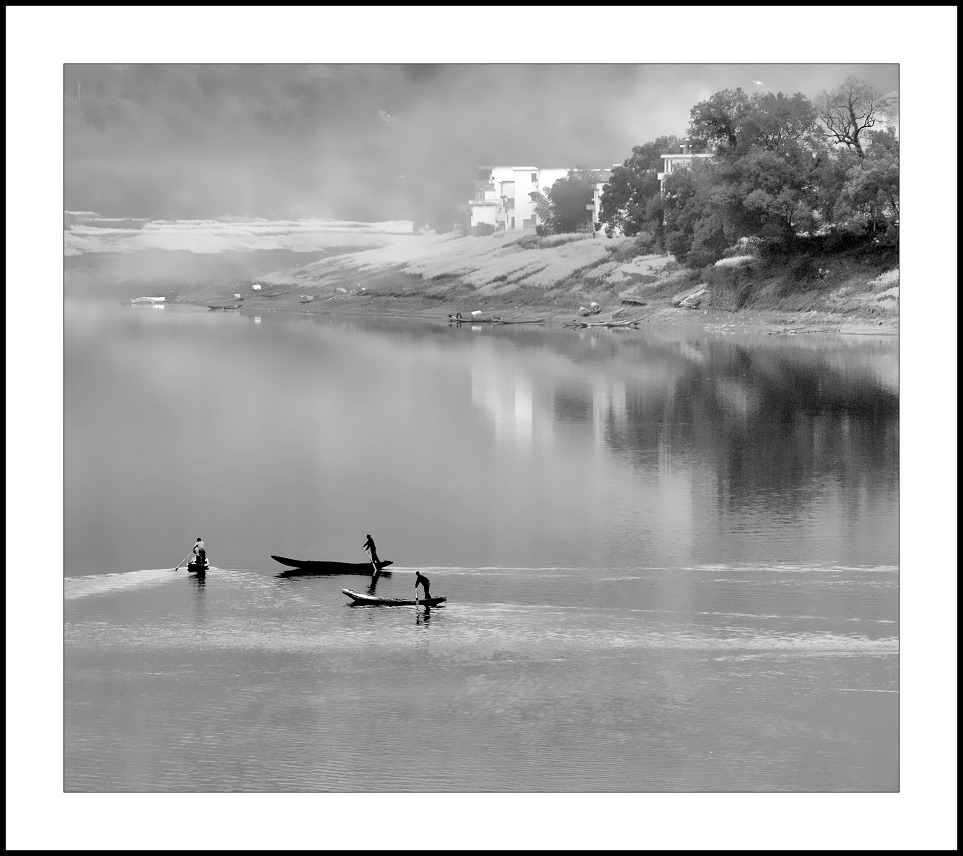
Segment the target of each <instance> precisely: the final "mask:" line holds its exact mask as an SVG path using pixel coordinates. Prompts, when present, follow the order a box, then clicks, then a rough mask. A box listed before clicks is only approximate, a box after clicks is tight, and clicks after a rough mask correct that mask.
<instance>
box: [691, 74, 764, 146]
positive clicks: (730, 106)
mask: <svg viewBox="0 0 963 856" xmlns="http://www.w3.org/2000/svg"><path fill="white" fill-rule="evenodd" d="M751 108H752V99H751V98H750V97H749V96H748V95H747V94H746V93H745V92H743V90H742V88H741V87H740V88H738V89H734V90H733V89H723V90H722V91H721V92H717V93H716V94H715V95H713V96H712V97H711V98H708V99H707V100H705V101H700V102H699V103H698V104H696V105H695V107H693V108H692V110H690V111H689V119H690V122H689V138H690V139H691V140H692V141H693V142H694V143H696V144H698V145H704V146H706V147H707V148H709V149H711V150H712V151H714V152H716V153H717V154H725V153H726V152H728V151H731V150H733V149H735V148H736V145H737V144H738V142H739V137H740V134H741V132H742V127H743V120H744V119H745V117H746V116H747V115H748V113H749V111H750V110H751Z"/></svg>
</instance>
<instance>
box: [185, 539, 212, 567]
mask: <svg viewBox="0 0 963 856" xmlns="http://www.w3.org/2000/svg"><path fill="white" fill-rule="evenodd" d="M193 553H194V558H193V559H191V561H190V563H189V564H188V565H187V570H188V571H197V572H198V573H203V572H204V571H206V570H207V569H208V568H209V567H210V565H209V564H208V561H207V548H206V547H205V546H204V542H203V541H202V540H201V539H200V538H198V539H197V541H195V542H194V550H193Z"/></svg>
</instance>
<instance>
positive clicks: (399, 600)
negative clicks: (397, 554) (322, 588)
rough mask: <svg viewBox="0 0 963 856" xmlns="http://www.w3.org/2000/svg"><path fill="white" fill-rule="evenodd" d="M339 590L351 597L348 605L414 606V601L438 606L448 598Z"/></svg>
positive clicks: (423, 604)
mask: <svg viewBox="0 0 963 856" xmlns="http://www.w3.org/2000/svg"><path fill="white" fill-rule="evenodd" d="M341 591H342V592H343V593H344V594H346V595H347V596H348V597H350V598H351V604H350V606H414V605H415V604H416V603H419V604H421V605H422V606H438V604H440V603H444V602H445V601H446V600H448V598H447V597H428V598H422V599H421V600H418V601H414V600H407V599H405V598H403V597H378V596H377V595H373V594H361V592H358V591H351V589H341Z"/></svg>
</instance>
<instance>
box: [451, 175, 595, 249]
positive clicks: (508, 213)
mask: <svg viewBox="0 0 963 856" xmlns="http://www.w3.org/2000/svg"><path fill="white" fill-rule="evenodd" d="M572 169H573V167H558V168H547V167H537V166H480V167H478V168H477V169H476V170H475V198H474V199H472V200H470V201H469V202H468V203H467V205H465V206H464V211H465V214H466V223H465V226H466V233H468V234H471V230H472V228H473V227H476V226H479V225H481V224H487V225H489V226H491V227H492V228H494V229H533V228H535V226H537V225H538V217H537V216H536V214H535V202H536V200H537V199H538V194H539V193H543V192H544V191H545V190H546V188H551V186H552V185H553V184H555V182H556V181H558V180H559V179H560V178H565V177H566V176H567V175H568V174H569V172H570V171H571V170H572ZM592 172H593V173H595V175H596V179H597V181H596V182H595V187H594V193H593V202H592V212H591V214H592V222H593V224H595V223H598V213H599V204H600V199H601V196H602V189H603V188H604V187H605V184H606V182H607V181H608V180H609V179H610V178H611V177H612V170H610V169H596V170H592ZM588 213H589V212H588V211H586V222H587V221H588Z"/></svg>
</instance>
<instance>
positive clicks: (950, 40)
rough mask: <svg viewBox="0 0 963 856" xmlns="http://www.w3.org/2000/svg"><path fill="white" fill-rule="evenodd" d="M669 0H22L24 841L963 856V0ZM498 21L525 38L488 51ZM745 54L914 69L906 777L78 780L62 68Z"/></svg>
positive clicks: (11, 546)
mask: <svg viewBox="0 0 963 856" xmlns="http://www.w3.org/2000/svg"><path fill="white" fill-rule="evenodd" d="M659 10H660V7H579V8H571V9H568V8H564V7H515V6H513V7H493V6H483V7H438V8H433V7H418V6H414V7H412V6H409V7H358V8H351V7H306V8H298V7H267V6H262V7H237V6H235V7H231V9H230V11H229V12H225V10H223V9H221V8H215V7H190V8H188V7H157V6H155V7H120V8H117V9H114V8H109V7H98V6H88V7H64V6H49V7H37V8H31V7H24V6H13V7H11V6H8V7H6V23H7V29H6V33H7V53H6V63H7V69H6V70H7V77H6V81H7V315H6V334H7V345H6V347H7V353H6V356H7V374H6V380H7V402H6V404H7V568H8V571H7V747H6V748H7V840H6V844H7V848H8V849H45V848H51V849H85V848H105V849H111V848H133V849H167V848H179V847H189V848H198V849H233V848H237V849H286V848H310V849H334V848H346V849H376V848H386V849H406V848H409V847H418V848H422V849H441V848H445V849H449V848H451V849H476V848H501V847H513V848H519V849H550V848H560V849H592V850H594V849H604V848H608V847H616V848H619V847H628V848H644V849H655V848H666V849H681V848H691V849H727V848H733V847H734V848H741V849H756V848H770V847H772V848H782V849H806V848H824V847H832V848H840V849H875V848H880V849H899V848H906V849H931V848H932V849H941V848H946V849H955V847H956V821H955V819H956V798H955V796H954V794H955V793H956V636H955V629H956V596H955V594H956V481H955V478H956V475H955V474H956V368H955V367H956V289H957V279H956V105H957V94H956V78H957V69H956V50H957V48H956V32H957V22H956V18H957V14H956V8H955V7H934V6H923V7H912V6H902V7H845V6H844V7H840V6H831V7H830V6H825V7H813V6H799V7H778V6H773V7H727V8H724V9H716V8H710V7H686V9H685V10H684V11H685V14H684V15H681V14H680V11H681V10H668V14H669V16H670V18H671V22H670V23H669V24H668V25H666V24H665V23H664V22H663V21H662V20H661V18H660V11H659ZM502 15H510V17H511V20H512V23H513V25H515V27H516V28H518V29H519V31H522V32H525V31H528V32H531V33H533V34H536V33H537V36H535V35H533V37H532V38H531V40H530V41H529V42H528V43H527V47H526V50H525V53H524V57H520V56H519V55H518V54H513V53H512V52H510V51H508V50H507V49H501V50H497V51H496V52H494V53H492V52H491V51H489V50H488V49H483V45H482V41H483V40H481V39H479V27H480V26H481V25H482V24H483V23H485V22H489V23H490V24H493V23H494V22H496V21H497V20H498V19H499V17H500V16H502ZM525 20H527V21H528V22H529V24H528V25H527V26H521V23H522V22H523V21H525ZM332 32H337V34H338V35H337V37H336V38H332V35H331V34H332ZM488 32H489V33H495V34H496V35H493V36H492V37H491V39H490V40H489V43H490V44H497V43H498V41H499V39H498V36H497V33H498V29H497V28H495V29H489V31H488ZM746 57H752V58H754V59H755V60H756V61H760V62H764V61H777V62H802V63H813V62H839V61H840V59H841V58H842V59H844V60H846V61H852V60H859V61H861V62H885V63H892V62H899V63H900V70H901V76H900V92H901V143H902V147H903V149H904V150H905V151H906V154H904V158H903V163H904V167H903V172H902V176H903V191H902V202H903V205H902V207H903V211H904V223H903V245H902V263H901V266H902V273H903V277H904V279H905V280H906V283H905V284H906V285H907V288H906V289H903V292H902V316H901V317H902V325H901V360H902V371H901V379H902V385H901V437H902V442H901V474H902V475H901V505H902V514H901V547H902V549H901V635H902V655H901V747H900V748H901V783H902V785H901V792H900V793H899V794H893V795H851V796H832V795H800V796H786V795H782V796H780V795H755V796H753V795H735V796H723V795H680V796H671V795H612V796H601V795H588V796H565V795H560V796H552V795H529V796H524V795H518V796H490V797H481V796H471V795H450V796H441V795H424V794H418V795H401V796H363V797H351V796H345V795H333V796H315V795H291V796H283V797H282V796H271V795H263V796H261V795H209V796H196V795H158V796H148V795H131V796H99V795H64V794H63V792H62V766H63V765H62V748H63V720H62V696H63V691H62V687H63V684H62V654H63V651H62V623H61V616H62V587H61V580H60V577H59V572H60V571H61V570H62V569H61V568H58V567H57V565H58V564H59V560H58V561H57V562H53V563H51V565H50V566H49V567H45V566H44V564H43V563H42V562H41V563H38V562H37V561H36V555H37V553H38V550H39V551H42V552H43V553H44V554H49V555H54V556H60V555H62V543H63V541H62V538H63V535H62V533H63V489H62V476H63V473H62V449H63V446H62V443H63V431H62V418H63V407H62V401H63V371H62V365H63V363H62V360H63V349H62V327H61V326H60V324H58V323H57V318H56V312H55V311H54V310H55V308H56V307H57V305H58V302H59V300H60V297H61V294H62V257H61V245H60V234H61V228H62V224H61V209H62V156H63V146H62V124H63V123H62V73H63V69H62V64H63V63H64V62H129V61H134V62H149V61H160V62H176V61H180V62H191V61H205V62H291V61H300V62H326V63H330V62H386V61H392V62H397V61H408V62H424V61H428V60H430V61H432V62H464V61H474V62H492V61H497V62H516V61H519V60H520V59H523V60H524V61H525V62H532V61H540V62H569V61H572V60H573V59H577V60H578V61H579V62H613V61H615V62H626V63H630V62H639V61H644V62H646V63H655V62H662V63H678V62H682V61H688V62H699V63H705V62H720V63H725V62H732V61H733V60H734V58H736V59H738V61H739V62H746V61H747V60H746ZM640 142H644V141H640ZM909 164H920V166H918V167H917V166H913V167H909V166H905V165H909ZM28 557H29V558H31V561H30V562H28V561H27V558H28ZM19 569H28V570H27V572H21V570H19ZM172 811H176V817H177V821H176V822H172V814H171V812H172ZM192 816H194V817H196V818H197V821H196V823H189V822H188V818H190V817H192ZM424 818H431V823H430V829H429V830H425V829H424V827H423V822H424Z"/></svg>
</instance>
